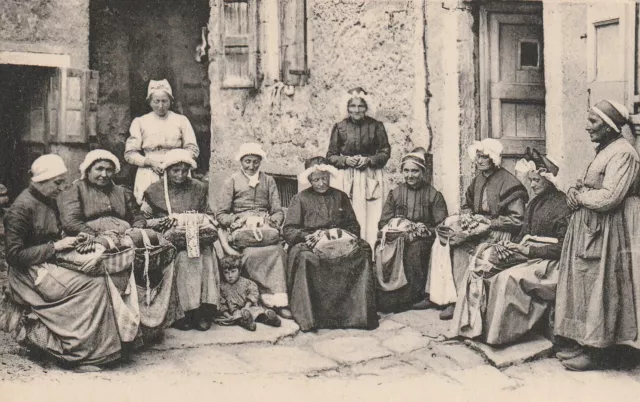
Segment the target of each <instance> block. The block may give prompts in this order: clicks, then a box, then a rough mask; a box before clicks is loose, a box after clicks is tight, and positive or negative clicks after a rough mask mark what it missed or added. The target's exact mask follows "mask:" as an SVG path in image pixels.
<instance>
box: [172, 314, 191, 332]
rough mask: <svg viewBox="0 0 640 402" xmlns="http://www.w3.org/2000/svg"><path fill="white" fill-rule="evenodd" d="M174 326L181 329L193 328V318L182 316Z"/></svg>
mask: <svg viewBox="0 0 640 402" xmlns="http://www.w3.org/2000/svg"><path fill="white" fill-rule="evenodd" d="M172 327H173V328H175V329H179V330H180V331H189V330H190V329H191V320H190V319H189V318H187V317H184V318H181V319H179V320H176V321H175V322H174V323H173V325H172Z"/></svg>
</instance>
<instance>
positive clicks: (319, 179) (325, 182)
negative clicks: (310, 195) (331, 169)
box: [309, 172, 331, 194]
mask: <svg viewBox="0 0 640 402" xmlns="http://www.w3.org/2000/svg"><path fill="white" fill-rule="evenodd" d="M309 183H311V187H312V188H313V190H314V191H316V192H318V193H320V194H322V193H326V192H327V190H329V185H330V184H331V175H330V174H329V173H328V172H313V173H311V174H310V175H309Z"/></svg>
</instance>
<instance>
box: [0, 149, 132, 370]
mask: <svg viewBox="0 0 640 402" xmlns="http://www.w3.org/2000/svg"><path fill="white" fill-rule="evenodd" d="M66 173H67V168H66V167H65V165H64V162H63V161H62V158H60V157H59V156H58V155H53V154H50V155H43V156H41V157H39V158H38V159H36V161H35V162H33V165H31V175H32V177H31V185H30V186H29V188H28V189H26V190H25V191H23V192H22V194H20V196H18V198H16V200H15V201H14V203H13V205H12V206H11V208H9V210H8V211H7V213H6V215H5V219H4V226H5V230H6V258H7V263H8V264H9V275H8V280H9V287H10V291H11V293H10V294H11V299H12V300H13V302H15V303H17V304H18V305H21V306H23V308H24V317H23V319H22V320H18V321H17V323H19V325H24V327H23V328H9V330H10V331H11V332H13V333H14V335H16V338H17V339H16V340H17V341H18V342H20V343H21V344H24V345H25V346H27V347H28V348H31V349H35V350H39V351H44V352H45V353H47V354H48V355H50V356H53V357H54V358H55V359H56V360H57V361H58V362H60V363H62V364H63V365H65V366H68V367H75V368H76V369H77V370H79V371H84V372H87V371H99V370H100V369H99V367H97V366H99V365H102V364H105V363H109V362H112V361H114V360H117V359H119V358H120V356H121V353H122V347H123V344H122V342H121V340H120V337H119V335H118V326H117V324H116V317H115V314H114V307H113V306H112V304H111V300H110V298H109V291H108V288H107V282H106V281H105V279H104V277H103V276H101V275H100V273H99V272H88V271H82V270H80V269H78V270H73V269H70V268H66V267H63V266H61V265H58V262H57V257H58V256H59V255H60V254H61V253H65V252H67V251H70V250H73V249H74V247H75V245H76V243H77V239H76V238H75V237H62V236H61V232H60V220H59V218H58V216H59V214H58V207H57V205H56V202H55V199H56V197H57V196H58V194H60V192H61V191H62V189H63V188H64V187H65V177H66Z"/></svg>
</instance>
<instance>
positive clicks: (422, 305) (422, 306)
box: [411, 299, 437, 310]
mask: <svg viewBox="0 0 640 402" xmlns="http://www.w3.org/2000/svg"><path fill="white" fill-rule="evenodd" d="M436 307H437V304H435V303H433V302H432V301H431V300H429V299H424V300H420V301H419V302H417V303H413V305H412V306H411V310H428V309H430V308H436Z"/></svg>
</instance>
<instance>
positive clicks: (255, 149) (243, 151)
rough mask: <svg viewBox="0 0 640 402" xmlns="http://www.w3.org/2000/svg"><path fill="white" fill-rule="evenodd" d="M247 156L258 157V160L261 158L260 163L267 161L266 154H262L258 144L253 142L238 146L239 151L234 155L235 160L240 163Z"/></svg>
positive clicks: (262, 151)
mask: <svg viewBox="0 0 640 402" xmlns="http://www.w3.org/2000/svg"><path fill="white" fill-rule="evenodd" d="M247 155H256V156H259V157H260V158H262V162H264V161H265V160H267V153H266V152H264V150H263V149H262V147H261V146H260V144H257V143H255V142H246V143H244V144H242V145H240V149H239V150H238V153H237V154H236V160H237V161H238V162H240V161H241V160H242V158H244V157H245V156H247Z"/></svg>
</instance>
